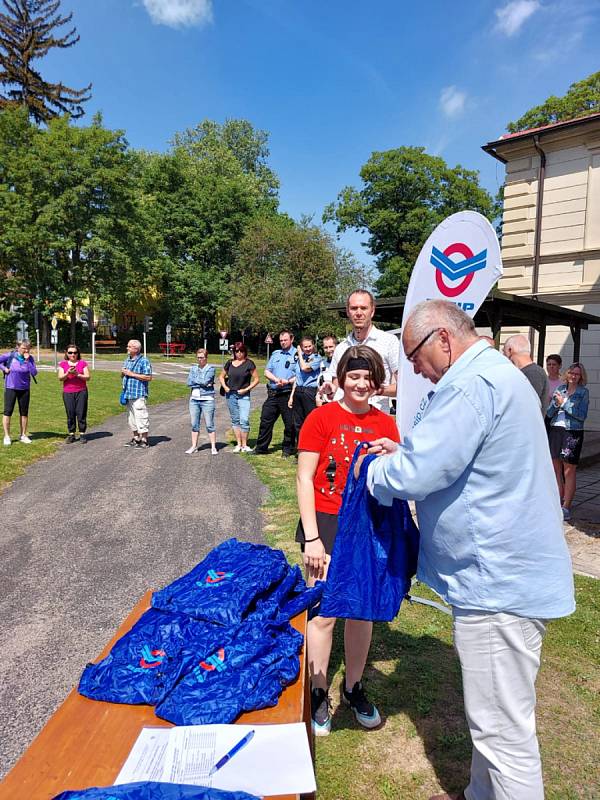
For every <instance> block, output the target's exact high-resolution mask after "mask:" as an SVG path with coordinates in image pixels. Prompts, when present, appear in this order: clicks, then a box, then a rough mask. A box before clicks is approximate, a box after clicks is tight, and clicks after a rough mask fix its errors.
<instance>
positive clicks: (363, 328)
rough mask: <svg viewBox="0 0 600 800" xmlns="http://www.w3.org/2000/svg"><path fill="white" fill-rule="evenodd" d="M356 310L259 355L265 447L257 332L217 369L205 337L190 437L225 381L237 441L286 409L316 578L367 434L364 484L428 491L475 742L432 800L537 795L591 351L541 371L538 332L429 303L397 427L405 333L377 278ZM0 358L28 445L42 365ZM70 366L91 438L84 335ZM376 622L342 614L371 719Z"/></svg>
mask: <svg viewBox="0 0 600 800" xmlns="http://www.w3.org/2000/svg"><path fill="white" fill-rule="evenodd" d="M346 311H347V316H348V319H349V321H350V323H351V326H352V330H351V331H350V333H349V334H348V336H347V337H345V338H344V339H343V340H342V341H340V342H338V341H337V339H336V338H335V337H334V336H327V337H325V338H324V339H323V341H322V345H323V350H324V355H320V354H319V353H318V351H317V347H316V343H315V340H314V339H313V338H312V337H310V336H303V337H302V338H301V339H300V341H299V344H298V347H296V346H295V344H294V334H293V333H292V331H290V330H288V329H284V330H282V331H281V332H280V334H279V344H280V348H279V349H277V350H275V351H274V352H273V353H272V355H271V356H270V358H269V360H268V363H267V365H266V368H265V372H264V374H265V379H266V381H267V387H266V388H267V397H266V399H265V400H264V402H263V404H262V407H261V412H260V424H259V431H258V436H257V440H256V445H255V447H254V448H253V449H252V448H251V447H250V446H249V444H248V434H249V430H250V423H249V418H250V407H251V393H252V392H253V391H254V390H255V389H256V387H257V386H258V384H259V382H260V378H259V375H258V371H257V367H256V364H255V363H254V361H253V360H252V359H251V358H249V357H248V350H247V348H246V346H245V344H244V343H243V342H236V343H235V344H234V345H233V347H232V350H231V357H230V358H229V359H228V360H227V361H226V363H225V364H224V366H223V368H222V369H221V371H220V374H219V376H218V380H217V368H216V367H215V366H213V365H210V364H209V363H208V353H207V351H206V349H205V348H199V349H198V350H197V352H196V359H197V363H196V364H194V365H193V366H192V368H191V369H190V372H189V376H188V381H187V384H188V386H189V388H190V397H189V412H190V419H191V446H190V447H189V448H188V450H186V454H187V455H192V454H193V453H195V452H196V451H197V450H198V441H199V435H200V423H201V421H202V420H204V424H205V427H206V431H207V434H208V438H209V442H210V450H211V453H212V454H213V455H216V454H217V453H218V450H217V446H216V432H215V408H216V403H215V391H216V390H215V386H217V387H218V388H219V391H220V394H221V395H223V396H224V397H225V398H226V402H227V407H228V410H229V414H230V418H231V427H232V429H233V432H234V435H235V442H236V443H235V446H234V447H233V450H234V452H240V453H249V454H250V453H252V454H253V455H255V456H261V455H264V454H266V453H267V452H268V448H269V446H270V444H271V440H272V437H273V430H274V426H275V423H276V422H277V420H278V419H279V418H280V417H281V419H282V421H283V442H282V455H283V456H284V457H289V456H291V455H293V454H297V456H298V467H297V493H298V505H299V511H300V519H299V522H298V526H297V531H296V541H297V542H298V543H299V544H300V547H301V550H302V554H303V561H304V565H305V568H306V573H307V582H308V583H309V584H310V585H312V584H314V582H315V581H317V580H324V579H325V578H326V576H327V572H328V569H329V567H330V564H331V558H332V553H333V551H334V542H335V539H336V535H337V530H338V515H339V511H340V508H341V504H342V495H343V492H344V488H345V485H346V480H347V477H348V470H349V469H350V463H351V461H352V456H353V453H354V451H355V449H356V447H358V446H363V447H364V448H365V453H367V452H368V453H373V454H376V455H377V456H379V457H378V458H376V459H375V460H374V461H372V462H371V463H370V464H369V465H368V477H367V484H368V488H369V492H370V493H371V494H372V495H373V496H374V497H375V498H376V499H377V500H378V501H379V502H380V503H381V504H383V505H389V504H391V502H392V500H393V499H394V498H400V499H401V500H403V501H406V500H414V501H416V509H417V518H418V523H419V529H420V533H421V546H420V552H419V560H418V571H417V577H418V578H419V579H420V580H422V581H423V582H425V583H426V584H428V585H429V586H431V587H432V588H433V589H434V590H435V591H436V592H437V593H438V594H439V595H440V596H441V597H442V598H443V599H444V600H445V601H446V602H447V603H448V604H449V605H450V607H451V609H452V613H453V627H454V642H455V647H456V649H457V652H458V656H459V660H460V664H461V668H462V675H463V689H464V703H465V713H466V717H467V722H468V726H469V730H470V733H471V738H472V743H473V757H472V764H471V777H470V782H469V785H468V786H467V787H466V788H465V790H464V792H463V793H461V794H459V795H438V796H436V800H449V799H450V798H452V799H453V800H454V798H456V800H484V798H485V799H486V800H487V798H493V799H494V800H496V799H497V800H500V798H502V799H504V798H511V800H542V798H543V782H542V773H541V762H540V756H539V748H538V743H537V736H536V725H535V702H536V700H535V680H536V676H537V671H538V668H539V664H540V654H541V647H542V640H543V637H544V633H545V630H546V626H547V623H548V621H549V620H551V619H554V618H557V617H561V616H566V615H568V614H570V613H572V611H573V610H574V593H573V580H572V570H571V564H570V558H569V553H568V549H567V546H566V543H565V538H564V534H563V527H562V522H563V519H568V518H569V517H570V514H571V511H570V509H571V504H572V501H573V497H574V494H575V471H576V466H577V463H578V461H579V458H580V454H581V446H582V441H583V429H584V423H585V419H586V416H587V411H588V404H589V392H588V389H587V387H586V383H587V375H586V371H585V368H584V367H583V365H582V364H580V363H574V364H571V365H570V366H569V368H568V369H567V370H566V372H565V373H564V375H562V376H561V373H560V370H561V367H562V361H561V358H560V356H559V355H556V354H553V355H550V356H548V358H547V361H546V366H547V372H544V370H543V369H542V368H541V367H539V366H538V365H537V364H534V363H533V361H532V359H531V350H530V344H529V340H528V339H527V338H526V337H524V336H520V335H517V336H511V337H510V338H509V339H507V341H506V342H505V344H504V348H503V353H499V352H498V350H497V349H496V348H495V346H492V345H494V342H493V340H487V341H486V338H487V337H481V336H479V335H478V334H477V332H476V330H475V327H474V323H473V320H472V319H471V318H470V317H469V316H468V315H466V314H465V313H464V312H462V311H461V310H460V309H459V308H457V306H456V305H454V304H452V303H449V302H446V301H427V302H425V303H421V304H419V305H418V306H416V307H415V308H414V309H413V311H412V313H411V314H410V316H409V318H408V320H407V322H406V324H405V325H404V328H403V333H402V347H403V350H404V353H406V354H407V356H406V357H407V359H408V361H409V362H410V363H411V364H412V367H413V369H414V371H415V372H416V373H418V374H422V375H423V376H424V377H426V378H428V379H429V380H430V381H431V382H432V383H433V385H434V390H433V391H432V392H430V395H429V400H428V405H427V407H426V409H425V412H424V414H423V417H422V419H421V421H420V422H419V423H418V424H417V425H416V427H415V428H414V429H413V430H412V431H401V432H399V431H398V428H397V426H396V424H395V421H394V419H393V417H392V416H390V413H389V412H390V401H391V400H392V399H393V398H395V396H396V391H397V378H398V365H399V352H400V347H399V342H398V339H397V338H396V337H395V336H394V335H392V334H390V333H387V332H385V331H382V330H379V329H378V328H377V327H376V326H375V325H374V324H373V317H374V314H375V300H374V298H373V296H372V295H371V294H370V292H368V291H364V290H358V291H355V292H353V293H352V294H351V295H350V296H349V298H348V301H347V306H346ZM141 350H142V347H141V343H140V342H139V341H137V340H131V341H130V342H129V343H128V345H127V358H126V359H125V361H124V363H123V366H122V369H121V380H122V391H121V403H122V404H123V405H124V406H125V407H126V409H127V420H128V424H129V428H130V430H131V438H130V439H129V441H128V442H127V446H130V447H136V448H142V449H144V448H147V447H148V446H149V442H148V432H149V416H148V408H147V398H148V391H149V383H150V381H151V380H152V367H151V364H150V362H149V361H148V359H147V358H146V357H145V356H143V355H142V352H141ZM0 366H1V367H2V369H3V370H4V372H5V392H4V416H3V425H4V444H5V445H10V444H11V438H10V420H11V416H12V413H13V411H14V407H15V404H17V403H18V406H19V414H20V441H21V442H23V443H25V444H29V443H30V442H31V439H30V438H29V437H28V435H27V423H28V409H29V397H30V380H31V379H34V380H35V375H36V366H35V363H34V360H33V357H32V356H31V353H30V346H29V343H28V342H20V343H19V344H18V346H17V348H16V349H15V350H14V351H11V352H10V353H8V354H5V355H3V356H1V357H0ZM515 367H516V369H515ZM58 379H59V381H60V382H61V384H62V389H63V398H64V405H65V411H66V417H67V432H68V436H67V441H68V442H74V441H76V440H77V433H79V437H78V438H79V441H81V442H85V434H86V424H87V423H86V416H87V405H88V383H89V380H90V372H89V368H88V365H87V363H86V362H85V361H84V360H83V359H82V358H81V352H80V350H79V348H78V347H77V346H76V345H69V346H68V347H67V349H66V351H65V359H64V361H61V362H60V364H59V369H58ZM540 410H541V412H542V413H540ZM361 461H362V459H359V460H358V462H357V466H356V470H357V471H358V470H360V468H361ZM335 622H336V620H335V619H333V618H327V617H324V616H320V615H318V614H317V615H315V616H313V617H312V619H311V620H310V622H309V625H308V635H307V653H308V661H309V672H310V679H311V716H312V724H313V730H314V733H315V734H316V735H318V736H324V735H327V734H328V733H329V732H330V730H331V714H330V706H331V703H330V697H329V680H328V674H327V673H328V665H329V658H330V653H331V648H332V637H333V630H334V626H335ZM371 635H372V622H371V621H369V620H364V619H356V620H353V619H348V620H346V621H345V635H344V660H345V674H344V679H343V684H342V692H341V694H342V700H343V702H345V703H347V704H348V705H349V706H350V708H351V709H352V711H353V713H354V715H355V718H356V720H357V721H358V723H359V724H360V725H361V726H363V727H364V728H374V727H377V726H378V725H379V724H380V723H381V719H382V715H381V713H380V711H379V710H378V708H377V707H376V706H375V704H374V703H373V702H372V701H371V700H370V699H369V698H368V696H367V693H366V689H365V686H364V684H363V671H364V669H365V664H366V662H367V658H368V653H369V647H370V643H371ZM432 800H433V799H432Z"/></svg>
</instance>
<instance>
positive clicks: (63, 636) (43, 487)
mask: <svg viewBox="0 0 600 800" xmlns="http://www.w3.org/2000/svg"><path fill="white" fill-rule="evenodd" d="M105 363H106V364H107V365H108V364H110V365H111V366H110V367H106V368H111V369H120V364H115V363H114V362H105ZM98 366H100V365H98ZM102 366H104V365H102ZM153 366H154V369H155V372H156V373H162V374H163V375H164V377H171V378H172V379H173V380H185V376H186V374H187V371H186V370H185V369H182V368H181V367H175V366H172V365H170V364H168V365H167V367H165V368H163V369H160V367H159V365H157V364H154V365H153ZM167 368H169V370H171V371H172V372H173V374H172V375H170V376H169V375H168V373H167V374H165V371H164V370H166V369H167ZM150 391H152V387H150ZM261 397H262V393H253V407H255V406H256V405H257V404H259V403H260V401H261ZM228 423H229V414H228V412H227V407H226V405H225V402H224V401H223V400H221V399H220V398H219V401H218V405H217V441H218V447H219V454H218V455H216V456H212V455H211V454H210V448H209V446H208V443H207V441H206V433H203V434H201V443H203V449H201V450H200V451H198V452H197V453H195V454H194V455H192V456H187V455H185V453H184V451H185V450H186V449H187V448H188V447H189V443H190V435H189V431H190V425H189V416H188V411H187V401H186V400H178V401H174V402H170V403H165V404H163V405H160V406H154V407H152V406H151V407H150V443H151V445H152V447H151V448H149V449H148V450H146V451H142V450H135V449H134V450H132V449H131V448H126V447H124V446H123V445H124V443H125V441H127V439H128V438H129V434H128V428H127V423H126V418H125V415H124V414H121V415H119V416H117V417H112V418H110V419H109V420H107V421H106V422H104V423H103V424H102V425H100V426H99V427H97V428H95V429H92V430H90V431H89V442H88V444H86V445H81V444H71V445H63V446H62V447H61V448H60V449H59V451H58V452H57V454H56V455H55V456H53V457H52V458H49V459H44V460H42V461H38V462H37V463H35V464H34V465H32V466H31V467H30V468H29V469H28V470H27V472H26V474H25V475H23V476H22V477H20V478H18V479H17V480H16V481H15V482H14V484H13V485H12V486H10V487H9V488H8V489H7V490H6V491H5V492H4V493H3V494H2V496H1V498H0V505H1V508H2V522H3V526H2V530H1V532H0V582H1V583H0V585H1V586H2V590H1V592H0V619H1V620H2V626H1V630H0V653H1V656H0V714H1V717H2V723H3V725H2V729H3V730H2V733H3V735H2V736H1V737H0V776H2V775H4V774H5V773H6V772H7V771H8V769H9V768H10V767H11V765H12V764H13V763H14V762H15V761H16V760H17V758H18V757H19V756H20V754H21V753H22V752H23V751H24V749H25V748H26V747H27V745H28V744H29V743H30V742H31V740H32V739H33V738H34V736H35V735H36V733H37V732H38V731H39V729H40V728H41V727H43V725H44V724H45V722H46V721H47V719H48V718H49V716H50V715H51V714H52V712H53V711H54V710H55V709H56V707H57V706H58V705H59V704H60V702H61V701H62V700H63V699H64V697H65V696H66V695H67V693H68V692H69V691H70V689H71V687H72V686H74V685H75V684H76V683H77V681H78V679H79V676H80V674H81V671H82V669H83V667H84V666H85V664H86V663H87V662H88V661H91V660H94V659H95V658H96V656H97V655H98V653H99V652H100V650H101V649H102V648H103V647H104V645H105V644H106V642H107V641H108V640H109V639H110V638H111V637H112V635H113V633H114V631H115V630H116V628H117V627H118V625H119V624H120V623H121V621H122V620H123V619H124V617H125V616H126V615H127V613H128V612H129V611H130V610H131V608H132V607H133V606H134V604H135V603H136V602H137V601H138V600H139V598H140V597H141V595H143V594H144V592H146V591H147V590H148V589H155V588H159V587H161V586H163V585H165V584H167V583H169V582H170V581H172V580H173V579H175V578H176V577H178V576H179V575H181V574H183V573H184V572H187V571H188V570H189V569H191V568H192V567H193V566H194V565H195V564H197V563H198V562H199V561H200V560H201V559H202V558H203V557H204V556H205V555H206V553H208V552H209V550H211V549H212V548H213V547H214V546H215V545H217V544H219V543H220V542H222V541H224V540H225V539H228V538H230V537H231V536H236V537H237V538H239V539H242V540H245V541H253V542H262V541H264V539H263V535H262V519H261V515H260V511H259V508H260V504H261V502H262V499H263V496H264V492H265V489H264V487H263V485H262V484H261V483H260V482H259V481H258V479H257V478H256V477H255V475H254V473H253V472H252V470H251V468H250V466H249V465H248V464H247V463H246V461H245V460H244V459H242V458H240V457H239V456H237V455H235V454H234V453H233V452H232V451H231V447H230V446H226V442H227V438H226V431H227V428H228V427H229V426H228ZM33 446H34V445H33Z"/></svg>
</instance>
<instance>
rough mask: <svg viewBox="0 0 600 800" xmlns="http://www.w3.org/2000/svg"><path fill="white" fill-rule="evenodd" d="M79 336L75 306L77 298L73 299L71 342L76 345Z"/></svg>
mask: <svg viewBox="0 0 600 800" xmlns="http://www.w3.org/2000/svg"><path fill="white" fill-rule="evenodd" d="M76 335H77V306H76V305H75V298H74V297H72V298H71V334H70V338H69V342H70V343H71V344H75V336H76Z"/></svg>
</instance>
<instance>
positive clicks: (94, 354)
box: [92, 331, 96, 369]
mask: <svg viewBox="0 0 600 800" xmlns="http://www.w3.org/2000/svg"><path fill="white" fill-rule="evenodd" d="M92 369H96V331H92Z"/></svg>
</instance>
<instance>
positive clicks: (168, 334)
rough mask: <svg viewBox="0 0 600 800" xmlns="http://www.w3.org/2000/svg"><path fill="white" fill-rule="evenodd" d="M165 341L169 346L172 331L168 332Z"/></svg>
mask: <svg viewBox="0 0 600 800" xmlns="http://www.w3.org/2000/svg"><path fill="white" fill-rule="evenodd" d="M165 341H166V343H167V344H169V342H170V341H171V331H167V332H166V334H165Z"/></svg>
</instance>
